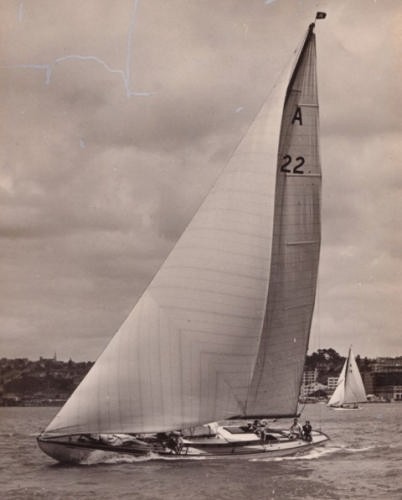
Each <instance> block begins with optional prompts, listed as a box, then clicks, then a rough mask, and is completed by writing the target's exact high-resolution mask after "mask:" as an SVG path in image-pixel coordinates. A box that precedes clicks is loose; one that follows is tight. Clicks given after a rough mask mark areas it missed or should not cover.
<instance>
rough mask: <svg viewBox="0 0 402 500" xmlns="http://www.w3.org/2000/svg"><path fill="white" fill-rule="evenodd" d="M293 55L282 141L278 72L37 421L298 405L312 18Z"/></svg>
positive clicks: (126, 424)
mask: <svg viewBox="0 0 402 500" xmlns="http://www.w3.org/2000/svg"><path fill="white" fill-rule="evenodd" d="M300 57H301V58H300V59H299V60H298V62H297V64H296V68H295V73H294V76H293V77H292V79H291V84H290V86H289V87H288V91H287V97H286V104H285V108H284V116H283V122H282V129H281V138H280V141H279V124H280V121H281V114H282V110H283V98H284V96H285V94H286V89H287V81H288V80H287V79H286V80H285V79H283V78H282V79H281V81H280V82H279V83H278V85H277V86H276V87H275V89H274V91H273V92H272V93H271V96H270V98H269V99H268V101H267V102H266V104H265V105H264V106H263V108H262V109H261V111H260V113H259V115H258V116H257V118H256V120H255V121H254V123H253V124H252V126H251V127H250V129H249V132H248V133H247V135H246V136H245V138H244V139H243V141H242V142H241V143H240V145H239V147H238V148H237V150H236V151H235V153H234V154H233V156H232V158H231V160H230V162H229V164H228V166H227V167H226V169H225V170H224V172H223V173H222V175H221V176H220V178H219V179H218V181H217V183H216V185H215V186H214V188H213V189H212V191H211V192H210V194H209V195H208V197H207V198H206V199H205V201H204V203H203V204H202V206H201V208H200V209H199V211H198V212H197V214H196V215H195V217H194V218H193V220H192V221H191V223H190V224H189V226H188V227H187V229H186V230H185V232H184V233H183V235H182V237H181V238H180V240H179V241H178V242H177V244H176V246H175V247H174V249H173V251H172V252H171V253H170V255H169V256H168V258H167V259H166V261H165V262H164V264H163V265H162V267H161V269H160V270H159V272H158V273H157V275H156V276H155V277H154V279H153V281H152V282H151V284H150V285H149V287H148V288H147V289H146V291H145V292H144V294H143V296H142V297H141V298H140V300H139V301H138V303H137V305H136V306H135V307H134V309H133V311H132V312H131V314H130V315H129V317H128V318H127V320H126V321H125V322H124V323H123V325H122V326H121V328H120V329H119V331H118V332H117V333H116V335H115V336H114V337H113V339H112V340H111V342H110V344H109V345H108V346H107V348H106V349H105V351H104V352H103V353H102V355H101V356H100V357H99V358H98V360H97V361H96V363H95V365H94V366H93V368H92V369H91V371H90V372H89V373H88V375H87V376H86V377H85V379H84V380H83V381H82V383H81V384H80V385H79V387H78V388H77V389H76V391H75V392H74V393H73V395H72V396H71V398H70V399H69V400H68V401H67V403H66V404H65V406H64V407H63V408H62V409H61V410H60V412H59V413H58V414H57V415H56V417H55V418H54V420H53V421H52V422H51V423H50V425H49V426H48V427H47V429H46V432H57V433H66V434H67V433H71V434H73V433H84V432H93V433H95V432H102V433H109V432H155V431H164V430H170V429H180V428H185V427H189V426H192V425H195V424H198V423H206V422H211V421H216V420H221V419H224V418H228V417H232V416H235V415H246V414H254V413H259V414H264V415H266V416H268V415H274V414H275V415H285V414H290V413H294V412H295V408H296V402H297V396H298V391H299V384H300V377H301V373H302V369H303V362H304V356H305V352H306V347H307V342H308V336H309V329H310V323H311V315H312V311H313V304H314V293H315V283H316V273H317V265H318V253H319V244H320V221H319V211H320V208H319V205H320V167H319V160H318V143H317V127H318V106H317V91H316V81H315V62H314V61H315V45H314V35H313V33H312V30H311V29H310V31H309V34H308V36H307V39H306V42H305V45H304V48H303V50H302V53H301V56H300ZM278 142H279V143H280V145H279V165H278V175H277V180H276V181H275V177H276V160H277V157H278V156H277V151H278ZM275 182H276V185H275ZM275 192H276V195H275ZM275 197H276V202H275ZM274 212H275V217H274V220H275V222H274V223H273V214H274ZM272 237H273V238H272ZM272 239H273V243H272ZM271 243H272V244H271ZM271 253H272V262H271ZM270 274H271V277H270ZM268 287H269V292H268ZM251 381H252V385H251V390H250V382H251Z"/></svg>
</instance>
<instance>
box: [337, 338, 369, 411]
mask: <svg viewBox="0 0 402 500" xmlns="http://www.w3.org/2000/svg"><path fill="white" fill-rule="evenodd" d="M366 401H367V397H366V391H365V389H364V385H363V380H362V377H361V375H360V371H359V368H358V366H357V363H356V360H355V358H354V355H353V352H352V348H351V347H350V348H349V352H348V357H347V358H346V360H345V363H344V365H343V367H342V371H341V373H340V375H339V379H338V384H337V386H336V389H335V391H334V393H333V394H332V396H331V398H330V400H329V401H328V406H333V407H336V408H351V409H356V408H358V404H357V403H363V402H366Z"/></svg>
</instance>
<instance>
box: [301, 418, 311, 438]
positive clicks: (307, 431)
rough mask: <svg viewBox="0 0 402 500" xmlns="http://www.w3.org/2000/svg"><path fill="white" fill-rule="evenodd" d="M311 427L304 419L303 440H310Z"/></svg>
mask: <svg viewBox="0 0 402 500" xmlns="http://www.w3.org/2000/svg"><path fill="white" fill-rule="evenodd" d="M312 430H313V428H312V427H311V424H310V421H309V420H306V423H305V424H304V425H303V439H304V440H305V441H312V440H313V438H312V436H311V431H312Z"/></svg>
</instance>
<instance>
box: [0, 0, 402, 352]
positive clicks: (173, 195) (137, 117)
mask: <svg viewBox="0 0 402 500" xmlns="http://www.w3.org/2000/svg"><path fill="white" fill-rule="evenodd" d="M317 10H325V11H326V12H327V13H328V17H327V19H325V20H323V21H318V22H317V28H316V33H317V45H318V79H319V96H320V120H321V156H322V166H323V196H322V198H323V243H322V250H321V262H320V278H319V288H318V295H317V301H316V310H315V315H314V321H313V328H312V337H311V343H310V346H311V349H310V350H315V349H317V348H319V347H321V348H324V347H334V348H335V349H336V350H338V351H339V352H340V353H341V354H342V355H345V354H346V351H347V348H348V346H349V345H350V344H351V343H352V344H353V346H354V351H355V353H360V354H361V355H363V356H364V355H367V356H380V355H391V356H396V355H402V345H401V344H402V343H401V324H402V299H401V297H402V293H401V292H402V290H401V288H402V287H401V284H402V273H401V269H402V266H401V259H402V252H401V249H402V233H401V222H400V218H401V214H402V169H401V166H400V164H401V160H400V158H401V157H402V146H401V129H402V120H401V110H402V103H401V95H402V93H401V83H400V82H401V79H402V66H401V64H402V62H401V61H402V54H401V46H402V35H401V33H402V31H401V26H402V3H401V2H400V0H381V1H375V0H336V1H334V0H333V1H310V0H303V1H301V0H300V1H298V0H276V1H275V0H265V1H264V0H247V1H246V2H245V1H244V0H219V1H217V0H198V1H197V0H169V1H168V2H167V1H165V0H138V2H135V1H133V0H115V1H114V2H110V1H109V0H86V1H85V2H82V1H81V0H58V1H57V2H55V1H54V0H35V1H28V0H3V1H2V3H1V18H2V23H1V32H2V33H1V34H2V38H1V47H2V49H1V51H0V72H1V82H2V84H1V86H0V96H1V106H0V107H1V120H0V122H1V134H0V140H1V147H0V158H1V163H0V165H1V171H0V203H1V216H0V237H1V243H0V269H1V275H0V278H1V287H2V294H1V295H2V300H1V303H0V316H1V317H0V325H1V327H0V345H1V354H0V357H1V356H7V357H29V358H31V359H36V358H38V357H39V356H40V355H42V356H45V357H50V356H53V354H54V353H55V352H56V353H57V356H58V357H59V358H61V359H68V358H69V357H72V358H73V359H75V360H94V359H95V358H96V357H97V356H98V355H99V353H100V352H101V351H102V350H103V348H104V347H105V344H106V343H107V341H108V340H109V339H110V337H111V336H112V335H113V334H114V332H115V331H116V330H117V329H118V327H119V326H120V324H121V323H122V322H123V320H124V319H125V317H126V316H127V314H128V313H129V311H130V310H131V308H132V307H133V305H134V304H135V302H136V300H137V299H138V297H139V295H140V294H141V292H142V291H143V290H144V288H145V287H146V285H147V283H148V282H149V281H150V279H151V277H152V275H153V274H154V273H155V272H156V270H157V269H158V267H159V266H160V264H161V262H162V261H163V259H164V258H165V257H166V255H167V253H168V252H169V250H170V249H171V248H172V246H173V245H174V243H175V241H176V240H177V238H178V237H179V235H180V233H181V231H182V230H183V228H184V227H185V225H186V224H187V223H188V222H189V220H190V218H191V216H192V214H193V213H194V211H195V210H196V208H197V206H198V205H199V203H200V201H201V200H202V197H203V196H204V195H205V194H206V193H207V191H208V189H209V188H210V187H211V185H212V183H213V182H214V179H215V178H216V176H217V175H218V173H219V172H220V171H221V169H222V168H223V167H224V165H225V163H226V162H227V161H228V159H229V157H230V154H231V152H232V150H233V148H234V147H235V146H236V144H237V143H238V142H239V140H240V139H241V137H242V135H243V134H244V133H245V131H246V129H247V127H248V125H249V124H250V122H251V121H252V119H253V117H254V115H255V114H256V112H257V111H258V109H259V107H260V106H261V105H262V103H263V101H264V96H266V95H267V94H268V92H269V91H270V89H271V87H272V84H273V82H274V81H275V78H276V77H277V75H278V72H280V70H281V69H283V67H284V66H285V65H286V63H287V62H288V60H289V58H291V57H292V55H293V52H294V50H295V49H296V48H297V47H298V46H299V44H300V42H301V39H302V38H303V36H304V33H305V30H306V29H307V26H308V24H309V23H310V22H311V21H312V20H313V19H314V15H315V12H316V11H317ZM278 126H279V124H278Z"/></svg>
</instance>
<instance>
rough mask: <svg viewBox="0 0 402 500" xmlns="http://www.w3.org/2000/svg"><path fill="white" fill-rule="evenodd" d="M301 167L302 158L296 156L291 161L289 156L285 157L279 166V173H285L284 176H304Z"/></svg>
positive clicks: (302, 163)
mask: <svg viewBox="0 0 402 500" xmlns="http://www.w3.org/2000/svg"><path fill="white" fill-rule="evenodd" d="M303 165H304V158H303V156H297V157H296V158H295V159H293V158H292V157H291V156H290V155H285V156H284V157H283V163H282V165H281V172H285V174H291V173H293V174H304V170H303Z"/></svg>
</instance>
